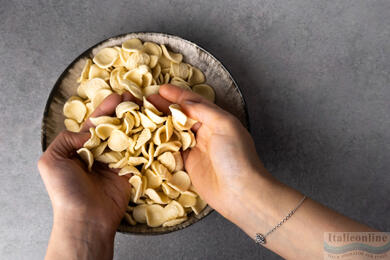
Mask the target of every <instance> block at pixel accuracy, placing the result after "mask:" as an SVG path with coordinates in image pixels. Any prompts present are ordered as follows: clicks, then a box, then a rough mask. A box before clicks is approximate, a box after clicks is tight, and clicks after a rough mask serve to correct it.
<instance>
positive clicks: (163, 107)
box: [147, 94, 172, 114]
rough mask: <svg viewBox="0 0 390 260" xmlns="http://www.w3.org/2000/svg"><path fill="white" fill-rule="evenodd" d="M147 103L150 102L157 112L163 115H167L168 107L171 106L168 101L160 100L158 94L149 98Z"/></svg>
mask: <svg viewBox="0 0 390 260" xmlns="http://www.w3.org/2000/svg"><path fill="white" fill-rule="evenodd" d="M147 99H148V101H150V102H151V103H152V104H153V105H154V106H155V107H156V108H157V109H158V110H159V111H161V112H163V113H164V114H169V113H170V111H169V106H170V105H171V104H172V103H171V102H169V101H168V100H166V99H164V98H162V97H161V96H160V95H158V94H154V95H151V96H149V97H148V98H147Z"/></svg>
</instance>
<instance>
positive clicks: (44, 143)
mask: <svg viewBox="0 0 390 260" xmlns="http://www.w3.org/2000/svg"><path fill="white" fill-rule="evenodd" d="M132 34H154V35H162V36H168V37H170V38H176V39H178V40H181V41H184V42H186V43H188V44H190V45H192V46H194V47H195V48H198V49H200V50H201V51H202V52H204V53H206V54H207V55H209V56H211V57H212V58H214V59H215V60H216V61H217V63H219V65H220V66H221V67H222V69H224V70H225V72H226V73H227V74H228V75H229V77H230V79H231V80H232V82H233V85H234V88H235V89H236V91H237V92H238V95H239V96H240V98H241V101H242V104H243V109H244V112H245V123H246V124H244V127H245V128H247V130H248V131H250V122H249V113H248V107H247V103H246V101H245V98H244V96H243V94H242V92H241V89H240V88H239V87H238V84H237V82H236V81H235V79H234V78H233V76H232V74H231V73H230V71H229V70H228V69H227V68H226V67H225V66H224V65H223V63H222V62H221V61H220V60H219V59H217V58H216V57H215V56H214V55H213V54H211V53H210V52H208V51H207V50H206V49H204V48H203V47H202V46H200V45H198V44H196V43H194V42H192V41H190V40H187V39H184V38H182V37H180V36H177V35H173V34H169V33H163V32H153V31H135V32H129V33H123V34H119V35H115V36H110V37H108V38H105V39H103V40H101V41H99V42H98V43H96V44H94V45H93V46H91V47H89V48H88V49H86V50H85V51H83V52H82V53H80V54H79V55H77V57H76V58H75V59H73V61H72V62H71V63H70V64H69V65H68V66H67V67H66V68H65V69H64V71H63V72H62V73H61V74H60V76H59V77H58V78H57V80H56V81H55V83H54V86H53V87H52V89H51V90H50V93H49V96H48V98H47V101H46V105H45V108H44V112H43V115H42V121H41V149H42V152H45V151H46V149H47V147H48V145H47V132H46V125H45V118H47V117H48V115H49V110H50V106H51V103H52V102H53V98H54V95H55V93H56V91H57V90H58V88H59V87H60V85H61V83H62V80H63V78H64V77H65V75H66V74H67V73H68V71H69V70H70V69H71V68H72V67H73V66H74V64H75V63H76V62H78V61H79V60H81V59H82V58H84V57H86V56H87V55H88V54H89V53H91V51H92V50H93V49H94V48H96V47H98V46H99V45H101V44H103V43H105V42H107V41H109V40H112V39H117V38H122V37H126V36H128V35H132ZM207 209H209V210H207ZM205 211H207V212H205ZM213 211H214V209H212V208H211V207H210V206H209V205H207V207H206V208H205V209H204V210H203V212H202V213H204V212H205V214H204V215H203V216H202V217H200V218H197V220H194V221H190V222H187V223H185V222H184V223H185V224H184V223H183V224H184V225H180V226H176V229H167V230H162V231H150V232H145V233H143V232H134V231H125V230H123V229H122V228H121V227H122V222H121V224H120V225H119V227H118V228H117V232H119V233H123V234H126V235H145V236H148V235H163V234H167V233H171V232H174V231H178V230H182V229H184V228H186V227H188V226H190V225H193V224H195V223H196V222H199V221H200V220H201V219H204V218H205V217H206V216H208V215H210V213H212V212H213Z"/></svg>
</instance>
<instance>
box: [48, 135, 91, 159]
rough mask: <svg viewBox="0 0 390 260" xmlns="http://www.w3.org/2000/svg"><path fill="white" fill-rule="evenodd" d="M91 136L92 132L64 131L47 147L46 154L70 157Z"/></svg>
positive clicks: (55, 157)
mask: <svg viewBox="0 0 390 260" xmlns="http://www.w3.org/2000/svg"><path fill="white" fill-rule="evenodd" d="M89 137H90V133H88V132H84V133H72V132H69V131H62V132H61V133H60V134H59V135H58V136H57V137H56V138H55V139H54V141H53V142H52V143H51V144H50V146H49V147H48V148H47V150H46V152H45V155H47V156H50V157H52V158H54V159H64V158H70V157H71V156H73V155H74V152H75V151H76V150H78V149H80V148H81V147H83V144H84V143H85V142H86V141H87V140H88V138H89Z"/></svg>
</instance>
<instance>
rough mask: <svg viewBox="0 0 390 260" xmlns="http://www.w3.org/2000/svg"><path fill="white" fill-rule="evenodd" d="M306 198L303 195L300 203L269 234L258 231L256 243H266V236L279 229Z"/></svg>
mask: <svg viewBox="0 0 390 260" xmlns="http://www.w3.org/2000/svg"><path fill="white" fill-rule="evenodd" d="M305 199H306V196H303V198H302V199H301V201H299V203H298V205H297V206H296V207H295V208H294V209H293V210H291V211H290V212H289V213H288V214H287V216H285V217H284V219H283V220H282V221H280V222H279V224H277V225H276V226H275V227H273V228H272V229H271V230H270V231H268V232H267V234H265V235H262V234H260V233H257V234H256V238H255V241H256V244H262V245H263V244H265V243H266V240H265V238H266V237H267V236H268V235H269V234H271V233H272V232H274V231H275V230H276V229H278V228H279V227H280V226H281V225H283V223H284V222H286V221H287V220H288V219H289V218H290V217H291V216H292V215H293V214H294V213H295V211H297V209H298V208H299V207H300V206H301V205H302V203H303V202H304V201H305Z"/></svg>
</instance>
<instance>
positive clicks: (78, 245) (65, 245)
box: [45, 218, 115, 260]
mask: <svg viewBox="0 0 390 260" xmlns="http://www.w3.org/2000/svg"><path fill="white" fill-rule="evenodd" d="M114 236H115V232H106V231H105V230H103V229H102V228H100V227H99V225H96V223H91V222H88V221H74V220H66V219H61V218H54V222H53V229H52V233H51V236H50V241H49V246H48V248H47V252H46V258H45V259H48V260H49V259H56V260H57V259H58V260H61V259H112V256H113V244H114Z"/></svg>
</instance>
